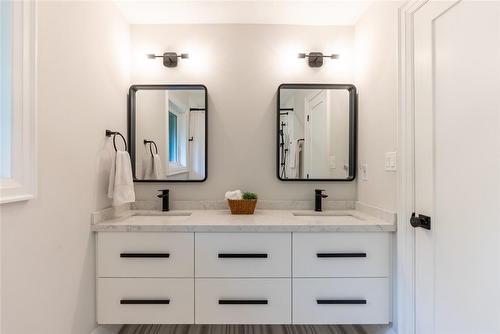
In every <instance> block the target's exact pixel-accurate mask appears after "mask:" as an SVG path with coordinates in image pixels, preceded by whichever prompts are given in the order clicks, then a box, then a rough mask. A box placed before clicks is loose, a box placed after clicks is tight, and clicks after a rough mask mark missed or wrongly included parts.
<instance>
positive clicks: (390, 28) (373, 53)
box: [355, 1, 401, 212]
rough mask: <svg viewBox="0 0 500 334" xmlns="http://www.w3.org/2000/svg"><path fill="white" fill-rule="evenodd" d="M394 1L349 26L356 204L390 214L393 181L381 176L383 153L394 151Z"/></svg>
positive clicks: (393, 177)
mask: <svg viewBox="0 0 500 334" xmlns="http://www.w3.org/2000/svg"><path fill="white" fill-rule="evenodd" d="M400 5H401V2H399V1H380V2H377V1H375V2H374V3H373V4H372V5H371V6H370V7H369V8H368V10H367V11H366V12H365V13H364V15H363V16H362V17H361V18H360V20H359V21H358V22H357V24H356V26H355V34H356V48H355V52H356V77H355V84H356V86H357V88H358V94H359V100H358V102H359V105H358V111H359V117H358V119H359V122H358V170H359V167H360V166H361V165H362V164H367V165H368V168H367V170H368V180H361V177H359V176H360V173H358V200H359V201H360V202H363V203H366V204H369V205H373V206H377V207H380V208H382V209H386V210H391V211H394V212H395V211H396V188H397V177H396V173H395V172H386V171H384V157H385V152H390V151H396V150H397V103H398V95H397V94H398V57H397V56H398V44H397V43H398V21H397V20H398V11H397V10H398V8H399V6H400Z"/></svg>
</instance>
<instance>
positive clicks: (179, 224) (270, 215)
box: [92, 210, 396, 232]
mask: <svg viewBox="0 0 500 334" xmlns="http://www.w3.org/2000/svg"><path fill="white" fill-rule="evenodd" d="M92 231H95V232H356V231H357V232H393V231H396V224H395V222H394V221H385V220H382V219H380V218H377V217H374V216H371V215H368V214H366V213H364V212H361V211H358V210H328V211H322V212H318V213H317V212H315V211H312V210H256V211H255V213H254V214H253V215H232V214H231V213H230V212H229V210H190V211H184V210H178V211H168V212H161V211H154V210H125V211H123V212H121V213H120V214H119V217H116V218H112V219H108V220H103V221H100V222H98V223H95V224H92Z"/></svg>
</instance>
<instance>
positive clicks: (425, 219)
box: [410, 212, 431, 230]
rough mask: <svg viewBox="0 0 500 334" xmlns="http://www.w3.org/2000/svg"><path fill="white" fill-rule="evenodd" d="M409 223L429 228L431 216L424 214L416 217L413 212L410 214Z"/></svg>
mask: <svg viewBox="0 0 500 334" xmlns="http://www.w3.org/2000/svg"><path fill="white" fill-rule="evenodd" d="M410 224H411V226H413V227H415V228H417V227H421V228H425V229H426V230H430V229H431V217H429V216H425V215H420V214H419V215H418V217H416V216H415V212H413V213H412V214H411V218H410Z"/></svg>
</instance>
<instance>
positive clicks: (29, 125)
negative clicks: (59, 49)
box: [0, 1, 37, 204]
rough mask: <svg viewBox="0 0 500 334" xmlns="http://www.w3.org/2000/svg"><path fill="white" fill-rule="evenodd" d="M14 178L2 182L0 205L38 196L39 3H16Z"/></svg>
mask: <svg viewBox="0 0 500 334" xmlns="http://www.w3.org/2000/svg"><path fill="white" fill-rule="evenodd" d="M11 6H12V128H11V133H12V139H11V177H10V178H9V179H1V180H0V204H3V203H10V202H17V201H25V200H29V199H33V198H35V197H36V195H37V140H36V138H37V129H36V116H37V113H36V100H37V96H36V95H37V94H36V83H37V77H36V69H37V31H36V26H37V25H36V18H37V15H36V13H37V11H36V2H35V1H22V2H21V1H12V2H11Z"/></svg>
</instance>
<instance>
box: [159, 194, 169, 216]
mask: <svg viewBox="0 0 500 334" xmlns="http://www.w3.org/2000/svg"><path fill="white" fill-rule="evenodd" d="M158 191H161V194H160V195H158V197H159V198H161V200H162V201H161V211H170V203H169V197H170V190H168V189H161V190H158Z"/></svg>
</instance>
